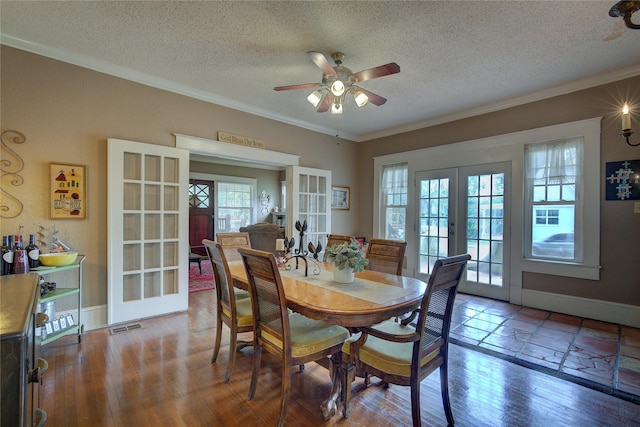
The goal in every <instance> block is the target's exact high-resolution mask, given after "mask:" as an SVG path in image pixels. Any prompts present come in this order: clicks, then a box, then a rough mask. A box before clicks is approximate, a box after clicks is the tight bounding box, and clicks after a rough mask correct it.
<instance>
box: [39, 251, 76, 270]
mask: <svg viewBox="0 0 640 427" xmlns="http://www.w3.org/2000/svg"><path fill="white" fill-rule="evenodd" d="M77 257H78V252H55V253H50V254H40V258H39V259H40V264H42V265H45V266H47V267H62V266H64V265H69V264H73V262H74V261H75V260H76V258H77Z"/></svg>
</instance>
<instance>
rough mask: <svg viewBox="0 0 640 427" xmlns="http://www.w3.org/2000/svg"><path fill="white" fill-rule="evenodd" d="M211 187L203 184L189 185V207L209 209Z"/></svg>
mask: <svg viewBox="0 0 640 427" xmlns="http://www.w3.org/2000/svg"><path fill="white" fill-rule="evenodd" d="M209 188H210V187H209V185H208V184H201V183H194V182H190V183H189V207H190V208H202V209H206V208H208V207H209Z"/></svg>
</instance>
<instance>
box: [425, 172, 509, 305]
mask: <svg viewBox="0 0 640 427" xmlns="http://www.w3.org/2000/svg"><path fill="white" fill-rule="evenodd" d="M509 179H510V164H509V163H498V164H490V165H478V166H467V167H460V168H451V169H443V170H435V171H423V172H417V173H416V183H417V195H418V203H417V206H418V221H419V236H418V239H419V240H418V248H419V250H418V274H417V275H418V277H419V278H421V279H423V280H425V279H426V278H427V275H428V274H430V273H431V270H432V269H433V264H434V263H435V261H436V260H437V259H440V258H444V257H447V256H451V255H455V254H461V253H469V254H470V255H471V261H469V263H468V264H467V272H466V277H465V280H463V281H462V282H461V284H460V291H461V292H465V293H470V294H475V295H480V296H486V297H490V298H496V299H501V300H509V286H508V283H509V282H508V277H509V275H508V265H509V263H508V254H509V250H508V244H509V239H508V230H509V218H508V212H509V207H508V199H507V197H506V194H507V190H506V189H507V188H508V186H509Z"/></svg>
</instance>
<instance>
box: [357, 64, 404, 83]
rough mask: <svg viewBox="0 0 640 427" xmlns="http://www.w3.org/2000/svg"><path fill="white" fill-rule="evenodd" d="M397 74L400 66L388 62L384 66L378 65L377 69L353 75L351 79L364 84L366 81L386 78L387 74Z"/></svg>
mask: <svg viewBox="0 0 640 427" xmlns="http://www.w3.org/2000/svg"><path fill="white" fill-rule="evenodd" d="M399 72H400V66H399V65H398V64H396V63H395V62H390V63H388V64H385V65H380V66H379V67H374V68H369V69H368V70H364V71H360V72H358V73H354V74H353V77H355V78H356V79H357V80H358V82H365V81H367V80H371V79H375V78H378V77H384V76H388V75H389V74H396V73H399Z"/></svg>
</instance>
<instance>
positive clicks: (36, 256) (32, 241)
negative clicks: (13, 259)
mask: <svg viewBox="0 0 640 427" xmlns="http://www.w3.org/2000/svg"><path fill="white" fill-rule="evenodd" d="M24 249H25V250H26V251H27V256H28V257H29V269H30V270H31V269H33V268H38V267H40V248H39V247H38V245H36V235H35V234H30V235H29V244H28V245H27V247H26V248H24Z"/></svg>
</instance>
